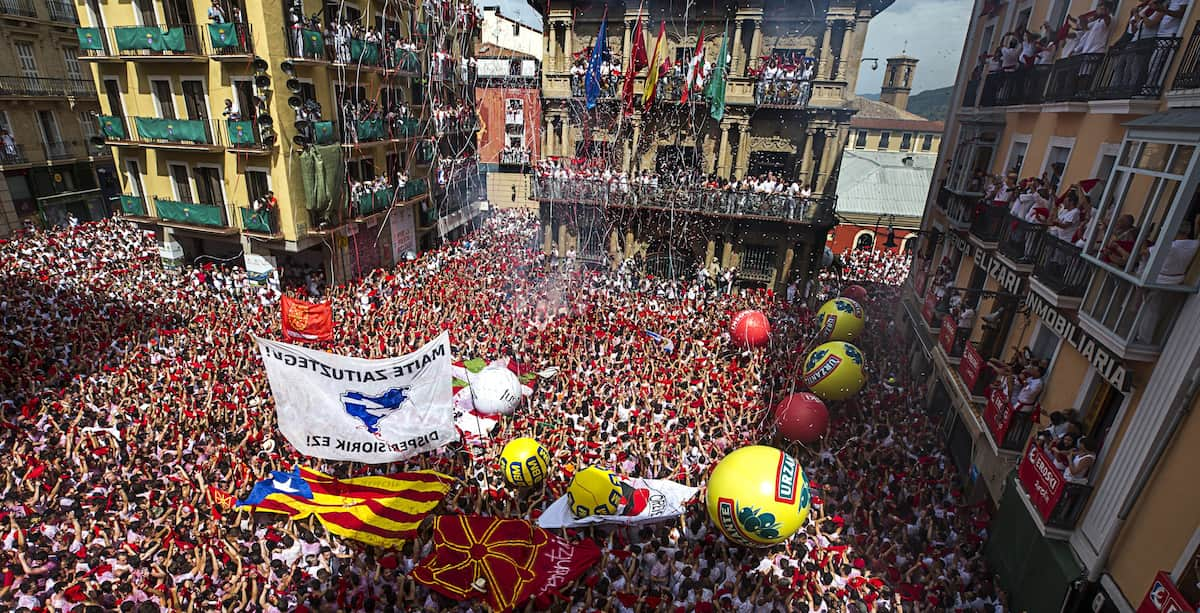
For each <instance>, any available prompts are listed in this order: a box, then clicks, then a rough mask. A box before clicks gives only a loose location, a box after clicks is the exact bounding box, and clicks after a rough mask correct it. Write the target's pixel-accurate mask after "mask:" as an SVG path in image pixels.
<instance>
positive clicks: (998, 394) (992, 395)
mask: <svg viewBox="0 0 1200 613" xmlns="http://www.w3.org/2000/svg"><path fill="white" fill-rule="evenodd" d="M1012 417H1013V410H1012V403H1011V402H1009V400H1008V394H1007V393H1005V392H1004V388H1003V387H1000V386H995V387H992V388H991V389H989V390H988V399H987V408H986V409H984V411H983V421H984V423H986V424H987V427H988V431H990V432H991V433H992V440H993V441H994V442H995V443H996V446H997V447H1000V446H1002V445H1004V437H1005V436H1007V435H1008V428H1009V426H1010V425H1012Z"/></svg>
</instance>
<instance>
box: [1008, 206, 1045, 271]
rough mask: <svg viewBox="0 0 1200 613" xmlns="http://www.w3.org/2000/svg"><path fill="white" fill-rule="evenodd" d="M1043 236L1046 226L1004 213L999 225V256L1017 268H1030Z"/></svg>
mask: <svg viewBox="0 0 1200 613" xmlns="http://www.w3.org/2000/svg"><path fill="white" fill-rule="evenodd" d="M1045 234H1046V226H1044V225H1042V224H1036V223H1030V222H1028V221H1025V220H1024V219H1017V218H1016V217H1013V216H1012V214H1011V213H1006V214H1005V218H1004V220H1003V222H1001V224H1000V236H999V238H998V242H999V243H1000V244H999V249H1000V254H1001V255H1003V256H1004V257H1005V258H1007V259H1008V261H1010V262H1012V263H1013V264H1015V265H1017V266H1018V267H1022V266H1032V265H1033V261H1034V260H1035V259H1036V258H1037V254H1038V248H1039V247H1040V246H1041V242H1042V237H1043V236H1044V235H1045Z"/></svg>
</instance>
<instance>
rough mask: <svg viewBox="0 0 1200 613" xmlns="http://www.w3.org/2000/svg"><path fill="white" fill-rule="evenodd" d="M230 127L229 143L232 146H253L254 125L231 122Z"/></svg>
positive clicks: (245, 122)
mask: <svg viewBox="0 0 1200 613" xmlns="http://www.w3.org/2000/svg"><path fill="white" fill-rule="evenodd" d="M228 127H229V143H230V144H231V145H253V144H254V124H253V123H251V122H249V121H231V122H229V124H228Z"/></svg>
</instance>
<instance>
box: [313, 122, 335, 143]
mask: <svg viewBox="0 0 1200 613" xmlns="http://www.w3.org/2000/svg"><path fill="white" fill-rule="evenodd" d="M313 140H314V141H316V143H317V144H318V145H328V144H331V143H333V142H335V141H336V140H337V131H336V130H334V129H333V122H332V121H314V122H313Z"/></svg>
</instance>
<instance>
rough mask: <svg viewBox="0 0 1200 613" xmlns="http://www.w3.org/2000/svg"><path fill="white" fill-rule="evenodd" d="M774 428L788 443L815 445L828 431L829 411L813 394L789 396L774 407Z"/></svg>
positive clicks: (802, 393) (801, 393) (805, 393)
mask: <svg viewBox="0 0 1200 613" xmlns="http://www.w3.org/2000/svg"><path fill="white" fill-rule="evenodd" d="M775 427H776V428H778V429H779V433H780V434H782V435H783V437H784V438H786V439H788V440H789V441H795V442H798V443H815V442H817V441H818V440H820V438H821V437H822V436H824V435H825V431H826V430H828V429H829V411H828V410H827V409H826V408H825V403H824V402H821V399H820V398H818V397H817V396H816V395H815V394H810V393H808V392H800V393H798V394H789V395H788V396H787V397H786V398H784V399H783V400H780V401H779V404H777V405H775Z"/></svg>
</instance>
